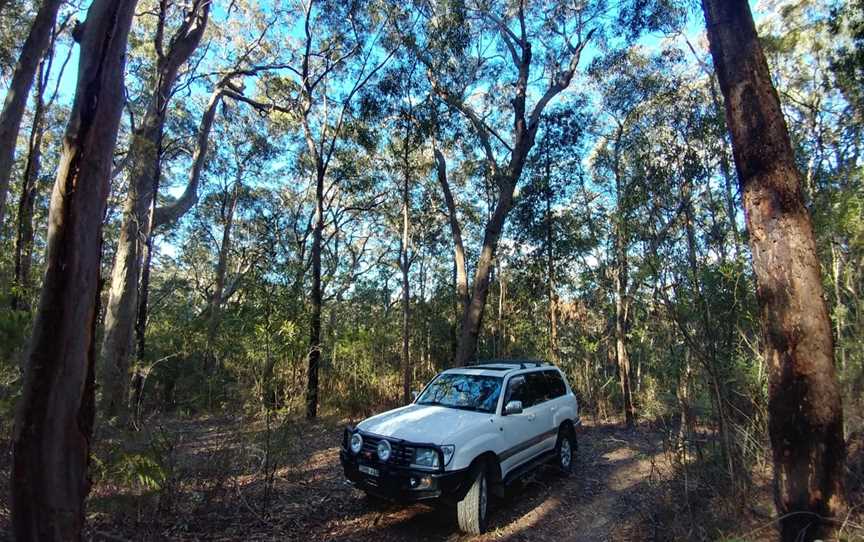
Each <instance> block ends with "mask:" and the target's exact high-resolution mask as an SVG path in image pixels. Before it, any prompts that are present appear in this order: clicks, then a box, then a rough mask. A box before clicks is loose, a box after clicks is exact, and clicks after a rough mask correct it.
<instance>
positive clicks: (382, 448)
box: [378, 440, 393, 461]
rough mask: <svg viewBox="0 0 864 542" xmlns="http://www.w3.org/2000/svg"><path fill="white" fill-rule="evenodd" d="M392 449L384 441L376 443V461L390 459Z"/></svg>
mask: <svg viewBox="0 0 864 542" xmlns="http://www.w3.org/2000/svg"><path fill="white" fill-rule="evenodd" d="M392 451H393V450H392V448H390V443H389V442H387V441H386V440H382V441H380V442H379V443H378V459H380V460H381V461H387V460H388V459H390V452H392Z"/></svg>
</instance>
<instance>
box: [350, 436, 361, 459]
mask: <svg viewBox="0 0 864 542" xmlns="http://www.w3.org/2000/svg"><path fill="white" fill-rule="evenodd" d="M362 447H363V437H362V436H360V433H354V434H353V435H351V452H353V453H355V454H357V453H360V448H362Z"/></svg>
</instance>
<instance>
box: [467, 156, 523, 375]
mask: <svg viewBox="0 0 864 542" xmlns="http://www.w3.org/2000/svg"><path fill="white" fill-rule="evenodd" d="M519 173H520V174H521V168H520V172H519ZM517 180H518V175H515V176H513V175H511V176H509V178H507V179H504V180H503V182H502V183H501V193H500V195H499V197H498V204H497V205H496V206H495V211H494V212H493V213H492V217H491V218H490V219H489V222H488V223H487V224H486V228H485V231H484V234H483V247H482V248H481V249H480V258H479V260H478V261H477V270H476V271H475V272H474V288H473V291H472V293H471V299H470V301H469V302H468V307H467V309H466V310H465V315H464V316H463V318H462V335H461V337H460V339H459V349H458V350H457V351H456V365H457V366H462V365H468V363H469V362H470V361H471V359H472V358H473V357H474V353H475V351H476V350H477V339H478V337H479V336H480V328H481V326H482V323H483V311H484V309H485V308H486V298H487V297H488V296H489V284H490V282H491V281H490V277H491V274H492V267H493V265H494V263H495V252H496V250H497V249H498V241H499V240H500V239H501V231H502V230H503V229H504V222H505V220H506V219H507V214H508V213H509V212H510V208H511V207H512V205H513V191H514V190H515V188H516V181H517Z"/></svg>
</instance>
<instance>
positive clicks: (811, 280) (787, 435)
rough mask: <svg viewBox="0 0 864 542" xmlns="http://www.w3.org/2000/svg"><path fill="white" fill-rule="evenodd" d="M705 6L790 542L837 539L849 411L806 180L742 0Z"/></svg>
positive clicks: (708, 0) (784, 529)
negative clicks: (745, 236) (749, 263)
mask: <svg viewBox="0 0 864 542" xmlns="http://www.w3.org/2000/svg"><path fill="white" fill-rule="evenodd" d="M702 7H703V11H704V13H705V21H706V26H707V29H708V39H709V42H710V45H711V54H712V56H713V58H714V64H715V66H716V69H717V76H718V80H719V82H720V88H721V91H722V92H723V96H724V98H725V105H726V120H727V124H728V125H729V130H730V132H731V135H732V149H733V154H734V157H735V166H736V168H737V171H738V180H739V183H740V186H741V192H742V194H743V200H744V212H745V218H746V222H747V229H748V231H749V233H750V236H749V242H750V248H751V251H752V254H753V271H754V273H755V275H756V294H757V300H758V303H759V308H760V313H761V314H760V319H761V322H762V330H763V335H764V340H765V352H764V355H765V358H766V361H767V364H768V370H769V390H768V412H769V423H768V431H769V435H770V438H771V446H772V451H773V459H774V490H775V504H776V506H777V511H778V513H779V514H780V516H781V518H782V519H781V520H780V528H781V533H782V538H783V540H815V539H821V538H832V533H833V531H834V530H835V527H836V525H837V521H838V519H839V518H842V515H841V514H842V512H843V510H844V509H845V497H844V488H843V471H844V462H845V443H844V440H843V411H842V406H841V402H840V389H839V385H838V383H837V377H836V375H835V371H834V344H833V339H832V336H831V321H830V319H829V318H828V309H827V306H826V304H825V300H824V291H823V287H822V282H821V269H820V263H819V258H818V255H817V252H816V241H815V238H814V234H813V226H812V223H811V218H810V213H809V212H808V210H807V208H806V207H805V205H804V198H803V195H802V192H801V174H800V172H799V171H798V169H797V168H796V165H795V161H794V156H793V152H792V146H791V144H790V140H789V133H788V129H787V127H786V122H785V120H784V118H783V113H782V111H781V109H780V100H779V99H778V96H777V92H776V90H775V89H774V87H773V85H772V83H771V76H770V73H769V71H768V64H767V62H766V61H765V55H764V53H763V51H762V47H761V45H760V43H759V39H758V36H757V34H756V28H755V24H754V22H753V16H752V14H751V12H750V8H749V6H748V4H747V2H746V0H703V1H702Z"/></svg>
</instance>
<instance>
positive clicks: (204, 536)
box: [0, 418, 864, 542]
mask: <svg viewBox="0 0 864 542" xmlns="http://www.w3.org/2000/svg"><path fill="white" fill-rule="evenodd" d="M148 425H150V426H155V427H156V429H150V430H148V431H142V432H138V433H135V435H136V439H137V447H136V446H132V447H130V446H129V445H128V439H129V434H128V433H126V434H122V435H121V434H113V435H107V434H106V435H102V436H101V437H102V438H101V441H100V444H99V447H98V448H97V450H96V454H95V455H96V457H101V458H102V459H101V460H99V461H96V462H95V465H94V467H95V468H94V470H95V472H96V473H97V479H96V481H95V482H94V486H93V489H92V491H91V495H90V499H89V502H88V508H87V509H88V518H87V531H86V535H85V537H86V539H89V540H108V541H115V540H141V541H144V540H147V541H150V540H244V541H256V540H303V541H304V542H317V541H330V540H333V541H349V540H358V541H363V540H365V541H373V540H374V541H375V542H386V541H395V540H447V541H463V540H478V541H479V540H512V541H517V540H532V541H534V540H556V541H557V540H571V541H595V540H596V541H637V540H639V541H643V540H646V541H647V540H724V539H726V540H772V539H774V537H776V534H775V531H774V529H773V523H772V521H771V517H772V514H773V507H772V506H771V500H770V492H769V490H768V484H767V479H765V480H762V481H761V482H760V483H757V484H755V488H754V489H752V490H751V492H750V493H749V494H748V495H747V496H746V497H745V498H742V499H737V500H734V501H733V500H732V499H728V498H721V497H718V496H717V495H718V492H717V491H716V490H715V488H714V487H712V485H711V483H710V482H709V480H711V478H712V477H711V476H707V475H706V473H707V472H708V471H709V470H710V469H709V468H708V467H705V468H704V469H701V467H700V466H699V465H698V464H696V463H690V464H689V467H688V473H687V474H685V473H684V472H683V471H682V470H681V469H680V468H675V467H673V465H674V464H676V463H675V462H674V461H673V460H672V457H671V455H670V454H669V453H668V451H667V450H665V449H664V448H665V447H664V439H663V432H662V431H660V430H658V429H657V428H653V427H651V426H649V425H644V426H640V427H638V428H636V429H633V430H624V429H622V428H621V427H620V426H619V425H616V424H603V423H586V426H585V427H584V428H583V429H582V430H581V432H580V434H579V437H578V442H579V450H578V462H577V469H576V470H577V472H576V473H575V474H573V475H572V476H571V477H569V478H562V477H560V475H558V474H557V473H555V472H554V471H553V469H551V468H549V469H546V470H540V471H538V472H537V473H535V474H533V475H531V476H530V477H528V478H527V479H526V480H525V481H524V482H523V483H522V484H520V485H519V486H518V487H516V488H515V489H514V490H512V491H511V492H509V493H510V494H508V495H507V496H506V497H503V498H498V499H495V500H493V502H492V506H493V508H492V510H491V512H490V531H489V532H488V533H487V534H485V535H483V536H480V537H469V536H465V535H461V534H460V533H459V531H458V528H457V525H456V520H455V514H453V513H452V512H451V511H448V510H447V509H437V508H434V507H431V506H426V505H419V504H418V505H411V506H404V505H397V504H384V505H382V504H380V503H376V502H374V501H370V500H369V499H368V498H366V497H365V496H364V495H363V493H362V492H360V491H358V490H356V489H353V488H351V487H350V486H348V485H346V484H345V482H344V478H343V476H342V472H341V467H340V465H339V456H338V449H339V443H340V439H341V431H342V427H343V426H344V421H343V420H335V419H332V418H331V419H321V420H319V421H316V422H314V423H307V422H305V421H293V422H288V423H287V424H283V425H281V426H279V427H278V428H275V425H276V424H272V425H271V429H270V430H268V429H267V427H266V424H264V423H262V422H255V423H245V424H244V423H240V422H238V421H236V420H232V419H228V418H205V419H197V420H192V421H190V420H163V421H162V422H160V423H156V422H154V421H152V420H151V422H149V424H148ZM121 438H123V439H125V440H126V441H127V443H126V444H124V446H123V447H122V448H121V447H119V442H120V439H121ZM4 455H8V454H4ZM109 462H110V463H111V464H109ZM8 463H9V462H8V457H6V458H4V459H3V461H2V464H0V476H2V481H0V533H4V532H8V520H9V508H8V486H7V484H8V479H9V478H8V471H9V465H8ZM700 469H701V470H700ZM100 473H101V474H100ZM685 480H686V483H687V488H688V490H687V491H686V492H685V491H684V484H685ZM148 486H149V487H152V488H153V489H151V490H147V489H146V488H147V487H148ZM846 529H847V532H846V534H847V535H848V536H850V538H849V539H850V540H857V539H859V538H858V537H859V536H860V537H861V539H864V531H862V532H858V533H857V534H856V533H855V532H854V531H852V530H851V529H852V527H848V526H847V527H846Z"/></svg>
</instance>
